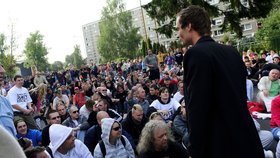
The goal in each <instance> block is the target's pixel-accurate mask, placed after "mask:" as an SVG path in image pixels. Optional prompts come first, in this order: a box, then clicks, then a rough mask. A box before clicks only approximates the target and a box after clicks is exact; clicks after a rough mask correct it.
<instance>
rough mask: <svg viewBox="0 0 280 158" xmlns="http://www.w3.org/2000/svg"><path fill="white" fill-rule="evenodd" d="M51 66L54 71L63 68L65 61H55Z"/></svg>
mask: <svg viewBox="0 0 280 158" xmlns="http://www.w3.org/2000/svg"><path fill="white" fill-rule="evenodd" d="M50 67H51V70H52V71H59V70H63V63H62V62H61V61H55V62H54V63H53V64H51V66H50Z"/></svg>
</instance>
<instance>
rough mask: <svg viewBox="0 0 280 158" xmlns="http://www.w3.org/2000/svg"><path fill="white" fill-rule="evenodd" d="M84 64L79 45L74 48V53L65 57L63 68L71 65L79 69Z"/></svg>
mask: <svg viewBox="0 0 280 158" xmlns="http://www.w3.org/2000/svg"><path fill="white" fill-rule="evenodd" d="M85 64H86V62H85V60H83V57H82V55H81V49H80V46H79V45H75V46H74V52H73V53H72V54H71V55H66V57H65V66H66V67H67V66H69V65H72V66H74V67H75V68H77V69H79V68H81V66H82V65H85Z"/></svg>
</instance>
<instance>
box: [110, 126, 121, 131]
mask: <svg viewBox="0 0 280 158" xmlns="http://www.w3.org/2000/svg"><path fill="white" fill-rule="evenodd" d="M120 129H122V128H121V127H120V126H118V127H115V128H112V130H114V131H119V130H120Z"/></svg>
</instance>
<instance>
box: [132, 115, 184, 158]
mask: <svg viewBox="0 0 280 158" xmlns="http://www.w3.org/2000/svg"><path fill="white" fill-rule="evenodd" d="M137 152H138V154H139V155H138V157H139V158H155V157H169V158H186V157H188V154H187V150H186V149H184V148H183V147H182V146H181V145H180V144H179V143H177V142H175V141H174V138H173V136H172V134H171V130H170V128H169V127H168V125H167V124H166V123H164V122H163V121H158V120H151V121H149V122H148V123H147V124H146V125H145V127H144V128H143V130H142V132H141V137H140V140H139V143H138V145H137Z"/></svg>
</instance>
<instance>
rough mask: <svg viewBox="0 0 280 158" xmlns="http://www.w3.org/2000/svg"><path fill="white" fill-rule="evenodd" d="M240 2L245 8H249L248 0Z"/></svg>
mask: <svg viewBox="0 0 280 158" xmlns="http://www.w3.org/2000/svg"><path fill="white" fill-rule="evenodd" d="M240 2H241V4H242V5H243V6H244V7H249V3H248V0H240Z"/></svg>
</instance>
